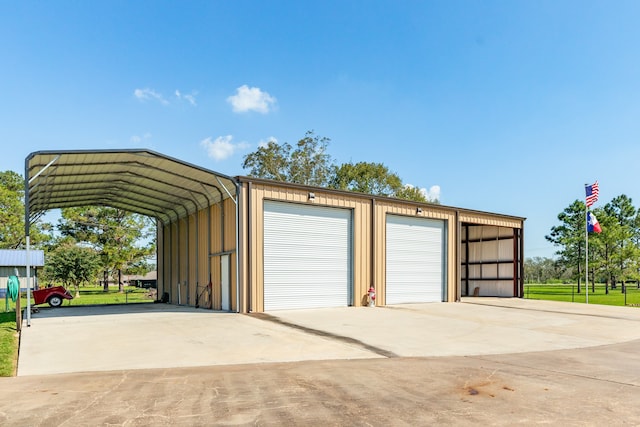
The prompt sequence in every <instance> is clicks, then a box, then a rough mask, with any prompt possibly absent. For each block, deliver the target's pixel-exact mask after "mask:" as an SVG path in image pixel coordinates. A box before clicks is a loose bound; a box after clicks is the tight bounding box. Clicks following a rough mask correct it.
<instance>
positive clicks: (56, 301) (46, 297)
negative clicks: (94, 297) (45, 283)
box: [33, 286, 73, 307]
mask: <svg viewBox="0 0 640 427" xmlns="http://www.w3.org/2000/svg"><path fill="white" fill-rule="evenodd" d="M33 299H34V301H35V303H34V305H38V304H44V303H45V302H46V303H49V305H50V306H51V307H60V306H61V305H62V303H63V302H64V300H66V299H73V296H72V295H71V294H70V293H69V291H68V290H66V289H65V288H64V286H54V287H52V288H42V289H36V290H34V291H33Z"/></svg>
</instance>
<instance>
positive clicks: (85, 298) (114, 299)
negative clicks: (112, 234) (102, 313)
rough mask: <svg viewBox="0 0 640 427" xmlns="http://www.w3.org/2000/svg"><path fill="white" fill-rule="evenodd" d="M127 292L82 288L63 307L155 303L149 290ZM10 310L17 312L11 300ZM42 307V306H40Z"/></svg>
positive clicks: (24, 302) (3, 308)
mask: <svg viewBox="0 0 640 427" xmlns="http://www.w3.org/2000/svg"><path fill="white" fill-rule="evenodd" d="M124 289H125V292H123V293H120V292H118V287H117V286H110V287H109V292H104V289H103V288H102V286H82V287H80V297H79V298H74V299H72V300H64V302H63V303H62V306H63V307H67V306H76V305H106V304H137V303H147V302H153V300H154V299H155V294H151V293H150V291H149V289H143V288H136V287H134V286H125V287H124ZM70 292H71V295H74V296H75V291H73V290H70ZM20 301H21V302H20V304H21V307H22V308H24V307H26V306H27V299H26V295H25V293H24V292H23V293H22V298H21V300H20ZM33 303H34V301H33V298H31V304H33ZM6 307H7V306H6V303H5V301H4V300H3V301H1V302H0V311H7V310H6ZM8 307H9V310H11V311H13V310H15V304H14V303H13V302H12V301H11V300H9V306H8ZM38 307H40V306H38ZM41 307H49V305H48V304H47V303H44V304H42V305H41Z"/></svg>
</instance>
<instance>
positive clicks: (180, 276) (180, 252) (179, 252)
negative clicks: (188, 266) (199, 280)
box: [177, 218, 182, 305]
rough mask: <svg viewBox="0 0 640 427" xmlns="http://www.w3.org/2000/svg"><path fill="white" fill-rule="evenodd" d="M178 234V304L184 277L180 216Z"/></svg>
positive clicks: (180, 298) (180, 300)
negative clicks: (181, 259) (181, 280)
mask: <svg viewBox="0 0 640 427" xmlns="http://www.w3.org/2000/svg"><path fill="white" fill-rule="evenodd" d="M177 234H178V305H180V304H181V303H182V296H181V293H182V292H180V279H181V278H182V274H181V273H182V268H181V267H182V266H181V265H180V264H181V262H180V257H181V255H182V251H181V250H180V218H178V222H177Z"/></svg>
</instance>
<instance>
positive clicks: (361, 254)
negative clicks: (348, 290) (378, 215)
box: [243, 183, 371, 312]
mask: <svg viewBox="0 0 640 427" xmlns="http://www.w3.org/2000/svg"><path fill="white" fill-rule="evenodd" d="M244 190H245V191H246V192H247V197H248V199H249V206H248V207H247V223H246V228H245V229H244V232H245V233H246V234H247V235H245V236H244V238H243V241H244V242H246V243H247V244H248V247H247V252H246V254H247V257H248V259H247V260H246V261H247V268H246V270H245V273H246V274H245V275H244V277H245V280H244V286H246V287H247V288H249V287H250V296H249V300H250V301H249V305H250V310H251V311H257V312H261V311H264V269H263V260H264V232H263V230H264V201H265V200H273V201H284V202H291V203H302V204H313V205H317V206H327V207H340V208H348V209H351V210H352V211H353V295H354V305H355V306H360V305H363V303H365V304H366V300H365V299H364V298H366V292H367V289H368V288H369V285H370V283H371V275H370V268H369V266H370V257H371V252H370V244H369V242H370V235H371V233H370V230H371V209H370V202H369V201H368V200H366V199H360V198H354V197H350V195H349V194H337V193H333V192H329V191H327V192H323V191H322V190H321V189H315V190H314V191H313V193H314V199H313V200H310V199H309V191H308V190H305V189H300V188H292V187H286V186H278V185H269V184H265V183H245V184H244Z"/></svg>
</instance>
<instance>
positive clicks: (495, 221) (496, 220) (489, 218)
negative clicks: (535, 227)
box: [459, 211, 523, 228]
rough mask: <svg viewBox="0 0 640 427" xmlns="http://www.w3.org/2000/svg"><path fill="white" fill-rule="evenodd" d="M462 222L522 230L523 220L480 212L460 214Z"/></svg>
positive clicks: (463, 212)
mask: <svg viewBox="0 0 640 427" xmlns="http://www.w3.org/2000/svg"><path fill="white" fill-rule="evenodd" d="M459 220H460V222H470V223H472V224H479V225H493V226H496V227H508V228H522V227H523V220H522V219H520V218H508V217H503V216H498V215H491V214H487V213H480V212H468V211H461V212H460V219H459Z"/></svg>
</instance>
